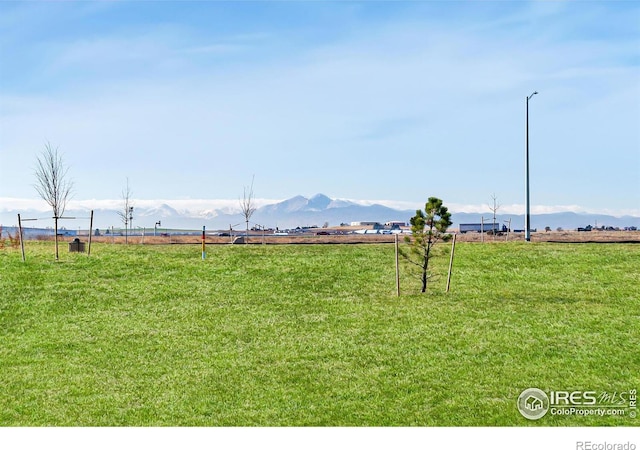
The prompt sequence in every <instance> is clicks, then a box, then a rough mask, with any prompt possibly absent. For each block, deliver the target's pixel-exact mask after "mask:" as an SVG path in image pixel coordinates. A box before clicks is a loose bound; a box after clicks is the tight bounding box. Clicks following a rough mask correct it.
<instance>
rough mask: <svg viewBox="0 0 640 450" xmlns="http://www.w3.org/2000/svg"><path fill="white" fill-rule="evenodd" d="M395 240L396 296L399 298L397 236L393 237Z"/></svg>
mask: <svg viewBox="0 0 640 450" xmlns="http://www.w3.org/2000/svg"><path fill="white" fill-rule="evenodd" d="M395 236H396V239H395V242H396V296H398V297H400V263H399V261H398V253H399V249H398V234H396V235H395Z"/></svg>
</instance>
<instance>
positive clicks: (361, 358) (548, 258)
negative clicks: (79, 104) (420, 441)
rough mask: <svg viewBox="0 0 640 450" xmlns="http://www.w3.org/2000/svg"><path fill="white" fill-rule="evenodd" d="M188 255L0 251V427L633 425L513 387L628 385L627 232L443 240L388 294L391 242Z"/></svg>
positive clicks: (636, 292) (150, 249) (166, 250)
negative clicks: (449, 253)
mask: <svg viewBox="0 0 640 450" xmlns="http://www.w3.org/2000/svg"><path fill="white" fill-rule="evenodd" d="M445 245H448V244H445ZM65 250H66V249H65ZM207 250H208V253H207V257H208V258H207V260H206V261H202V260H201V258H200V248H199V246H195V245H182V246H138V245H136V246H133V245H131V246H123V245H121V246H113V245H109V244H100V245H95V244H94V246H93V248H92V255H91V257H87V256H86V255H83V254H80V255H78V254H68V253H66V252H65V253H61V261H60V262H58V263H55V262H53V248H52V244H51V243H34V242H28V243H27V262H26V263H22V262H21V259H20V254H19V252H18V251H16V250H12V249H5V250H0V342H1V345H0V386H2V389H0V425H3V426H40V425H57V426H75V425H82V426H107V425H108V426H151V425H157V426H169V425H174V426H236V425H263V426H268V425H274V426H283V425H320V426H322V425H332V426H351V425H353V426H399V425H403V426H404V425H406V426H466V425H489V426H491V425H542V426H585V425H586V426H591V425H635V426H637V425H638V424H639V422H638V420H640V419H635V420H633V419H630V418H629V417H558V416H551V415H550V414H547V416H545V417H544V418H543V419H541V420H538V421H528V420H527V419H525V418H523V417H522V416H521V415H520V413H519V412H518V410H517V409H516V400H517V398H518V395H519V394H520V392H521V391H522V390H524V389H525V388H529V387H538V388H540V389H543V390H545V391H549V390H592V391H607V392H614V391H617V392H624V391H628V390H630V389H633V388H636V389H637V388H639V387H640V370H639V369H640V271H639V267H640V246H637V245H633V244H628V245H625V244H573V245H571V244H537V243H536V244H534V243H530V244H525V243H508V244H507V243H500V244H485V245H481V244H469V243H467V244H465V243H461V244H458V245H457V247H456V261H455V264H454V275H453V280H452V291H451V292H450V293H449V294H445V293H444V292H443V291H444V284H445V281H446V276H441V277H439V278H438V279H437V280H434V282H433V283H432V284H431V285H430V286H429V289H430V292H429V293H427V294H426V295H425V294H420V293H418V290H419V281H418V280H415V279H413V278H410V277H409V275H408V274H406V269H407V267H404V270H403V273H404V275H403V287H402V290H403V295H402V296H401V297H400V298H397V297H396V296H395V269H394V253H393V246H392V245H282V246H281V245H278V246H275V245H274V246H261V245H250V246H215V247H214V246H209V247H208V248H207ZM443 250H444V248H443ZM437 264H438V270H439V271H440V272H442V273H444V271H446V267H447V265H448V258H447V257H446V256H444V257H442V258H441V259H440V260H439V262H438V263H437Z"/></svg>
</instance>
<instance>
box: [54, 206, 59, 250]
mask: <svg viewBox="0 0 640 450" xmlns="http://www.w3.org/2000/svg"><path fill="white" fill-rule="evenodd" d="M53 219H54V220H53V222H54V224H55V225H54V228H55V230H54V233H55V238H54V239H55V241H56V261H58V258H59V257H58V216H56V217H54V218H53Z"/></svg>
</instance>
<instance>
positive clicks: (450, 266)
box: [446, 233, 456, 292]
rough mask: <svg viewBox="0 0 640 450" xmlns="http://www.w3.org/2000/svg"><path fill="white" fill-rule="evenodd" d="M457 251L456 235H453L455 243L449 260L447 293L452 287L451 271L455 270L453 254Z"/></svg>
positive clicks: (452, 245)
mask: <svg viewBox="0 0 640 450" xmlns="http://www.w3.org/2000/svg"><path fill="white" fill-rule="evenodd" d="M455 251H456V234H455V233H454V235H453V241H452V242H451V257H450V258H449V275H448V276H447V291H446V292H449V287H450V286H451V270H452V269H453V254H454V252H455Z"/></svg>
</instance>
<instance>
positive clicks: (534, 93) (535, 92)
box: [527, 91, 538, 100]
mask: <svg viewBox="0 0 640 450" xmlns="http://www.w3.org/2000/svg"><path fill="white" fill-rule="evenodd" d="M537 93H538V91H534V92H533V94H531V95H530V96H528V97H527V100H529V99H530V98H531V97H533V96H534V95H536V94H537Z"/></svg>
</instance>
